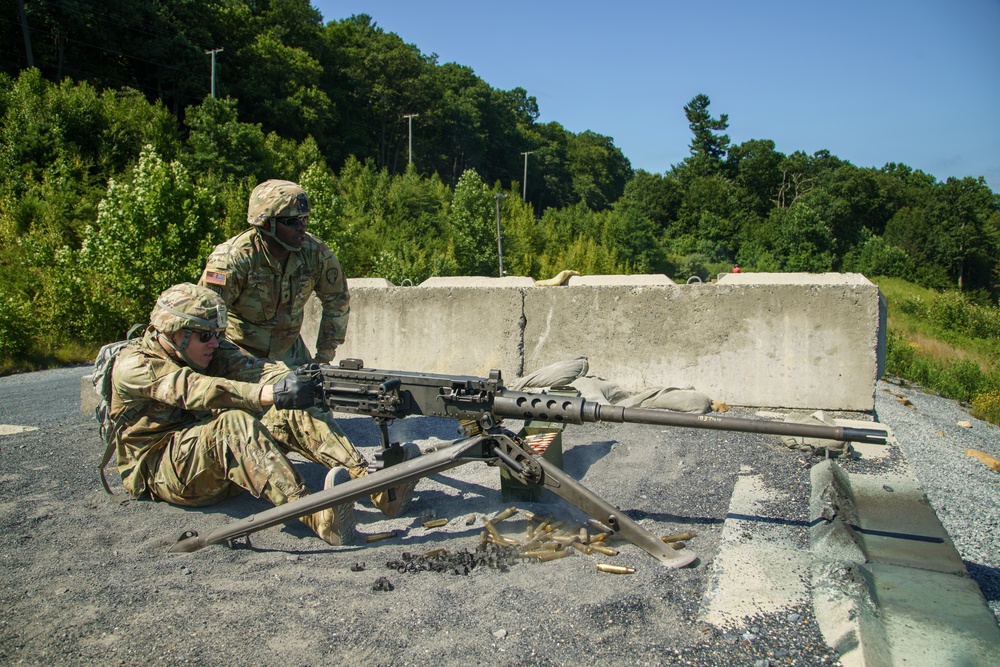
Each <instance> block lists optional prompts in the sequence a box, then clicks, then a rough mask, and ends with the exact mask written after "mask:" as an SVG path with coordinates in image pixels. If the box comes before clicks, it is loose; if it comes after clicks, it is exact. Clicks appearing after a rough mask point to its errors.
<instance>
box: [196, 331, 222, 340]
mask: <svg viewBox="0 0 1000 667" xmlns="http://www.w3.org/2000/svg"><path fill="white" fill-rule="evenodd" d="M191 333H193V334H195V335H197V336H198V340H200V341H201V342H202V343H207V342H208V341H210V340H212V339H213V338H214V339H215V340H219V336H220V335H222V332H221V331H192V332H191Z"/></svg>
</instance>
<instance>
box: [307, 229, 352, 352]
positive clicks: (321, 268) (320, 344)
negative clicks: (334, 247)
mask: <svg viewBox="0 0 1000 667" xmlns="http://www.w3.org/2000/svg"><path fill="white" fill-rule="evenodd" d="M317 271H318V273H319V275H317V277H316V284H315V286H314V288H313V289H314V290H315V291H316V296H317V297H318V298H319V301H320V303H321V304H322V306H323V315H322V317H321V318H320V322H319V332H318V334H317V336H316V361H317V362H319V363H325V362H328V361H330V360H332V359H333V358H334V356H336V352H337V346H338V345H342V344H343V343H344V339H345V338H346V336H347V321H348V318H349V317H350V314H351V295H350V293H349V292H348V291H347V278H346V276H344V269H343V268H342V267H341V266H340V261H339V260H338V259H337V258H336V257H335V256H334V254H333V253H332V252H331V251H330V249H329V248H327V247H326V245H325V244H323V243H320V261H319V265H318V269H317Z"/></svg>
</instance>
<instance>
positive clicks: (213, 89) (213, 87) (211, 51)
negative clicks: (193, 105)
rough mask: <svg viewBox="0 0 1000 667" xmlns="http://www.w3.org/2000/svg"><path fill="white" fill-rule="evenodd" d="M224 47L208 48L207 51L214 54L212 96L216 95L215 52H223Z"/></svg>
mask: <svg viewBox="0 0 1000 667" xmlns="http://www.w3.org/2000/svg"><path fill="white" fill-rule="evenodd" d="M221 52H222V49H208V50H206V51H205V53H210V54H212V97H213V98H214V97H215V54H216V53H221Z"/></svg>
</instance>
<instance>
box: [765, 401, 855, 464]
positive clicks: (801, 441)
mask: <svg viewBox="0 0 1000 667" xmlns="http://www.w3.org/2000/svg"><path fill="white" fill-rule="evenodd" d="M785 421H786V422H790V423H793V424H812V425H816V426H836V425H837V422H835V421H834V420H833V418H832V417H830V416H829V415H827V414H826V413H825V412H823V411H822V410H817V411H816V412H813V413H812V414H806V413H804V412H792V413H789V414H788V415H787V416H786V417H785ZM781 442H782V444H783V445H785V446H786V447H788V448H789V449H795V450H798V451H802V452H809V453H810V454H812V455H813V456H823V457H826V458H830V459H839V458H841V457H844V456H849V455H850V454H851V443H849V442H847V441H845V440H825V439H823V438H803V437H800V436H793V435H783V436H781Z"/></svg>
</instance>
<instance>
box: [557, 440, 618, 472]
mask: <svg viewBox="0 0 1000 667" xmlns="http://www.w3.org/2000/svg"><path fill="white" fill-rule="evenodd" d="M617 442H618V441H617V440H599V441H597V442H590V443H586V444H577V445H573V446H572V447H570V448H567V449H566V451H565V454H566V456H565V458H564V459H563V472H565V473H566V474H568V475H569V476H570V477H572V478H573V479H578V480H579V479H583V478H584V477H585V476H586V474H587V471H588V470H590V467H591V466H592V465H594V464H595V463H597V462H598V461H600V460H601V459H603V458H604V457H605V456H607V455H608V453H609V452H610V451H611V448H612V447H613V446H614V445H615V444H617ZM570 452H572V453H573V455H572V456H569V453H570Z"/></svg>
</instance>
